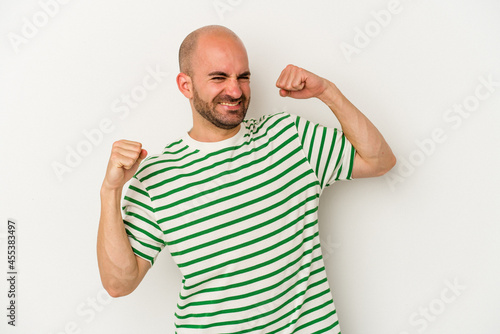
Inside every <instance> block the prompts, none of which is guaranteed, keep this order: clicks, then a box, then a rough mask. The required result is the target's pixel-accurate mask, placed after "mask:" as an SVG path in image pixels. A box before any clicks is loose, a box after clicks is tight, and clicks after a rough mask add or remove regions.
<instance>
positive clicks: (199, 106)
mask: <svg viewBox="0 0 500 334" xmlns="http://www.w3.org/2000/svg"><path fill="white" fill-rule="evenodd" d="M221 102H223V103H236V102H239V109H237V110H228V111H227V114H226V113H222V112H219V111H217V106H218V105H219V103H221ZM249 104H250V98H248V99H247V97H246V96H245V95H244V94H241V96H240V97H239V98H237V99H235V98H232V97H231V96H229V95H217V96H216V97H215V98H214V99H213V100H212V102H211V103H210V102H207V101H204V100H203V99H202V98H200V96H199V95H198V92H197V90H196V88H194V86H193V105H194V108H195V109H196V111H197V112H198V113H199V114H200V115H201V116H202V117H203V118H205V119H206V120H207V121H209V122H210V123H212V124H213V125H215V126H216V127H218V128H220V129H225V130H230V129H234V128H235V127H237V126H238V125H239V124H240V123H241V122H242V121H243V120H244V119H245V116H246V114H247V110H248V106H249Z"/></svg>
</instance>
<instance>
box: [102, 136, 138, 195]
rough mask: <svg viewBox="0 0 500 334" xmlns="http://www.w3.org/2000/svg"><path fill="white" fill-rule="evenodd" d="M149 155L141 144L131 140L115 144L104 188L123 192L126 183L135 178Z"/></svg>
mask: <svg viewBox="0 0 500 334" xmlns="http://www.w3.org/2000/svg"><path fill="white" fill-rule="evenodd" d="M147 154H148V152H147V151H146V150H145V149H143V148H142V144H141V143H138V142H135V141H129V140H119V141H116V142H114V143H113V148H112V150H111V157H110V158H109V162H108V168H107V170H106V176H105V177H104V182H103V184H102V186H103V188H105V189H108V190H121V189H122V188H123V186H124V185H125V183H127V182H128V180H130V179H131V178H132V176H134V174H135V172H136V171H137V168H138V167H139V164H140V163H141V161H142V160H144V158H145V157H146V155H147Z"/></svg>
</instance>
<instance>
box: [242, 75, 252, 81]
mask: <svg viewBox="0 0 500 334" xmlns="http://www.w3.org/2000/svg"><path fill="white" fill-rule="evenodd" d="M240 80H245V81H247V80H250V77H246V76H245V77H240Z"/></svg>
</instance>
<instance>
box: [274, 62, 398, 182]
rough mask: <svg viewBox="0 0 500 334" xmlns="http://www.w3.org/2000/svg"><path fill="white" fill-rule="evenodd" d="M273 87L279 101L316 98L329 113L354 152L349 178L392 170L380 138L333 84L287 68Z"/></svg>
mask: <svg viewBox="0 0 500 334" xmlns="http://www.w3.org/2000/svg"><path fill="white" fill-rule="evenodd" d="M276 86H277V87H278V88H280V95H281V96H283V97H286V96H288V97H292V98H295V99H308V98H312V97H316V98H318V99H320V100H321V101H323V103H325V104H326V105H327V106H328V107H329V108H330V109H331V110H332V111H333V113H334V114H335V116H336V117H337V119H338V120H339V122H340V125H341V126H342V132H343V133H344V135H345V136H346V138H347V139H348V140H349V141H350V142H351V144H352V145H353V146H354V148H355V149H356V155H355V157H354V165H353V169H352V177H353V178H362V177H372V176H380V175H383V174H385V173H387V172H388V171H389V170H390V169H391V168H392V167H394V165H395V164H396V157H395V156H394V154H393V153H392V150H391V148H390V147H389V145H388V144H387V142H386V141H385V139H384V137H383V136H382V134H381V133H380V132H379V131H378V129H377V128H376V127H375V126H374V125H373V124H372V122H370V120H369V119H368V118H367V117H366V116H365V115H363V113H362V112H361V111H359V110H358V108H356V107H355V106H354V105H353V104H352V103H351V102H350V101H349V100H348V99H347V98H346V97H345V96H344V95H343V94H342V93H341V92H340V90H339V89H338V88H337V86H335V84H333V83H332V82H330V81H328V80H326V79H324V78H322V77H319V76H317V75H315V74H313V73H311V72H309V71H306V70H304V69H302V68H300V67H297V66H293V65H288V66H287V67H286V68H285V69H284V70H283V71H282V72H281V75H280V76H279V78H278V80H277V82H276Z"/></svg>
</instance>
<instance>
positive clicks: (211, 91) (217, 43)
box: [192, 36, 250, 129]
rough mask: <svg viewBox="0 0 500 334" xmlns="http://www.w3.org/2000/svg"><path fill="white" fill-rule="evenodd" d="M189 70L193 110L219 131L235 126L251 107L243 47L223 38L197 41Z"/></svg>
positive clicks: (214, 37)
mask: <svg viewBox="0 0 500 334" xmlns="http://www.w3.org/2000/svg"><path fill="white" fill-rule="evenodd" d="M192 71H193V73H192V82H193V106H194V108H195V110H196V111H197V112H198V113H199V114H200V115H201V116H203V118H205V119H206V120H208V121H210V122H211V123H212V124H213V125H215V126H216V127H218V128H222V129H232V128H235V127H236V126H238V125H239V124H240V123H241V122H242V121H243V119H244V118H245V115H246V113H247V109H248V106H249V104H250V71H249V67H248V58H247V54H246V50H245V48H244V46H243V45H242V44H241V43H240V42H239V41H235V40H233V39H231V38H228V37H223V36H206V37H205V38H200V40H199V42H198V48H197V51H196V53H195V56H194V57H193V61H192Z"/></svg>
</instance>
